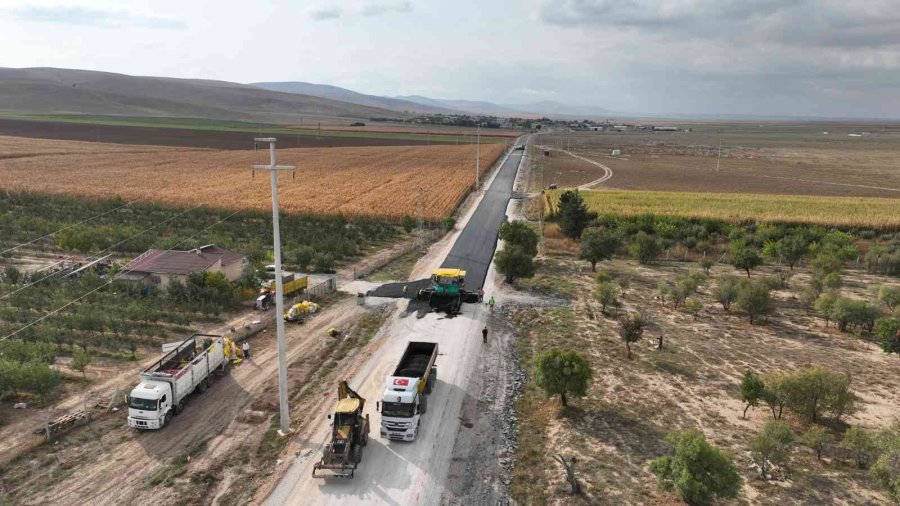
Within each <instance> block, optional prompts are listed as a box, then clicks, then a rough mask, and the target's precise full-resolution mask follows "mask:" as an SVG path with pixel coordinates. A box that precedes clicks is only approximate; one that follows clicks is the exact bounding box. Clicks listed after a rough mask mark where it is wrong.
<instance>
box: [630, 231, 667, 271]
mask: <svg viewBox="0 0 900 506" xmlns="http://www.w3.org/2000/svg"><path fill="white" fill-rule="evenodd" d="M628 251H629V252H630V253H631V254H632V255H633V256H634V257H635V258H637V259H638V262H640V263H641V264H649V263H651V262H653V261H654V260H656V257H658V256H659V254H660V253H661V252H662V247H661V246H660V244H659V241H658V240H657V239H656V237H654V236H652V235H648V234H647V233H645V232H638V233H637V234H635V235H634V237H632V238H631V242H630V243H629V244H628Z"/></svg>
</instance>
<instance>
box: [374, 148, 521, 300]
mask: <svg viewBox="0 0 900 506" xmlns="http://www.w3.org/2000/svg"><path fill="white" fill-rule="evenodd" d="M520 142H521V141H520ZM523 154H524V151H513V152H511V153H510V155H509V157H507V158H506V161H504V162H503V165H502V166H501V167H500V170H499V171H498V172H497V176H496V177H495V178H494V180H493V182H492V183H491V185H490V187H488V189H487V190H486V191H485V194H484V197H483V198H482V199H481V203H479V204H478V207H477V208H476V209H475V213H474V214H473V215H472V218H471V219H470V220H469V223H468V224H466V226H465V228H463V231H462V232H461V233H460V234H459V237H457V238H456V242H455V243H454V244H453V248H452V249H451V250H450V253H449V254H448V255H447V258H445V259H444V261H443V262H442V263H441V267H450V268H458V269H463V270H465V271H466V284H465V286H463V288H464V289H465V290H467V291H470V292H474V291H477V290H478V289H479V288H481V287H482V286H484V279H485V277H486V276H487V271H488V267H490V265H491V260H492V259H493V257H494V249H495V248H496V246H497V234H498V233H499V231H500V225H501V224H503V220H504V218H505V216H506V206H507V204H508V203H509V199H510V197H511V196H512V189H513V183H514V182H515V180H516V173H517V172H518V170H519V163H521V161H522V155H523ZM430 284H431V283H430V282H429V280H428V279H420V280H416V281H410V282H408V283H388V284H384V285H381V286H380V287H378V288H376V289H375V290H373V291H372V292H370V293H369V295H373V296H376V297H402V296H403V285H407V296H408V297H415V294H416V293H417V292H418V290H419V289H420V288H426V287H428V286H430Z"/></svg>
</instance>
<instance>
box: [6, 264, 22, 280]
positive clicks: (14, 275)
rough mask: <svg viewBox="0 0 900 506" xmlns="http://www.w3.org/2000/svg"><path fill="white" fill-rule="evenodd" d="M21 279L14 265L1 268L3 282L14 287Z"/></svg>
mask: <svg viewBox="0 0 900 506" xmlns="http://www.w3.org/2000/svg"><path fill="white" fill-rule="evenodd" d="M22 278H23V275H22V272H21V271H20V270H19V269H16V267H15V266H14V265H7V266H6V267H4V268H3V282H4V283H9V284H11V285H16V284H18V283H19V281H20V280H21V279H22Z"/></svg>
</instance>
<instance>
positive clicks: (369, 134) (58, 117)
mask: <svg viewBox="0 0 900 506" xmlns="http://www.w3.org/2000/svg"><path fill="white" fill-rule="evenodd" d="M0 118H5V119H16V120H25V121H58V122H63V123H79V124H88V125H112V126H126V127H153V128H178V129H187V130H206V131H214V132H246V133H266V134H279V135H294V136H296V135H301V136H308V137H319V136H321V137H349V138H368V139H393V140H411V141H422V140H424V138H426V137H427V139H428V140H429V141H430V142H434V143H446V144H456V143H458V141H459V136H457V135H436V134H430V135H426V134H424V133H422V134H417V133H398V132H374V131H369V130H360V131H358V132H353V131H346V130H328V127H327V126H326V127H324V128H323V129H322V130H314V129H310V128H302V129H301V128H289V127H285V126H283V125H276V124H273V123H252V122H244V121H230V120H216V119H203V118H168V117H166V118H161V117H144V116H95V115H87V114H21V113H16V112H14V111H2V110H0ZM510 141H511V139H509V138H505V137H490V136H487V135H482V137H481V142H483V143H498V142H499V143H505V142H510Z"/></svg>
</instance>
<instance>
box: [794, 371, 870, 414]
mask: <svg viewBox="0 0 900 506" xmlns="http://www.w3.org/2000/svg"><path fill="white" fill-rule="evenodd" d="M781 389H782V391H783V392H784V396H785V401H786V402H785V405H786V406H787V408H788V409H790V410H791V411H792V412H793V413H794V414H795V415H797V416H798V417H799V418H800V419H801V420H803V421H805V422H817V421H819V420H821V419H822V418H823V417H832V418H834V419H836V420H840V418H841V416H843V415H845V414H849V413H852V412H853V409H854V401H855V399H854V395H853V393H852V392H851V391H850V376H849V375H847V374H843V373H838V372H832V371H829V370H827V369H825V368H823V367H807V368H804V369H798V370H795V371H793V372H791V373H789V374H788V375H786V376H785V377H784V382H783V383H782V386H781Z"/></svg>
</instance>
